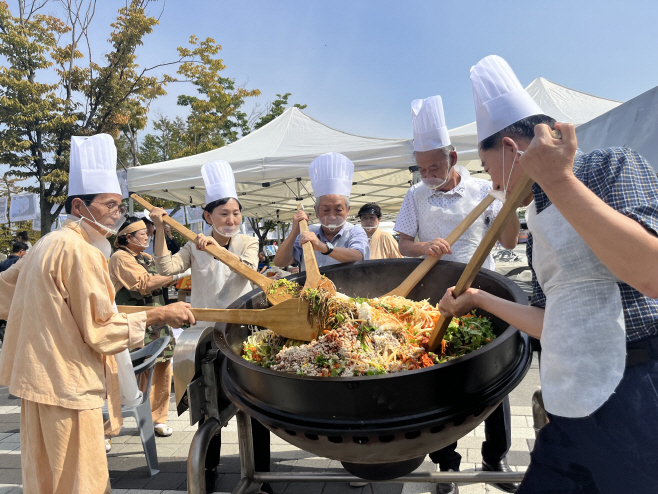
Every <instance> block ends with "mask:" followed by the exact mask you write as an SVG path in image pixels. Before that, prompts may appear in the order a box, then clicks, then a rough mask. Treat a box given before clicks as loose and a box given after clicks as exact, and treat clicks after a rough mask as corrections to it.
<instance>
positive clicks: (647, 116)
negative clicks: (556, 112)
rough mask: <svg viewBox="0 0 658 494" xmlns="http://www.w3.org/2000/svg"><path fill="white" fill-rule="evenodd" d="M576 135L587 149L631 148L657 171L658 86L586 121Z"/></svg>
mask: <svg viewBox="0 0 658 494" xmlns="http://www.w3.org/2000/svg"><path fill="white" fill-rule="evenodd" d="M577 136H578V147H579V148H580V149H581V150H582V151H584V152H591V151H593V150H595V149H602V148H607V147H627V148H631V149H634V150H635V151H637V152H638V153H640V154H641V155H642V157H644V158H645V159H646V160H647V161H648V162H649V163H650V164H651V166H652V167H653V170H654V171H655V172H658V86H657V87H655V88H653V89H650V90H649V91H647V92H646V93H643V94H641V95H639V96H637V97H635V98H633V99H632V100H629V101H627V102H626V103H624V104H623V105H620V106H618V107H617V108H615V109H614V110H612V111H609V112H607V113H605V114H603V115H601V116H599V117H597V118H595V119H593V120H592V121H590V122H587V123H586V124H585V125H583V126H581V127H579V128H578V132H577Z"/></svg>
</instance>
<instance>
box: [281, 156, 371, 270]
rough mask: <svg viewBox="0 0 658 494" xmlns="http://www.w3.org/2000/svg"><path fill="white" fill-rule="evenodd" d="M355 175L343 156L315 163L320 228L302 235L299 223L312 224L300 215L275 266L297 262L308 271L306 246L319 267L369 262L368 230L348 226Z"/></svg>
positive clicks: (313, 173)
mask: <svg viewBox="0 0 658 494" xmlns="http://www.w3.org/2000/svg"><path fill="white" fill-rule="evenodd" d="M353 174H354V164H353V163H352V162H351V161H350V160H349V159H347V157H345V156H343V155H342V154H338V153H327V154H323V155H321V156H318V157H317V158H316V159H315V160H313V162H312V163H311V165H310V166H309V175H310V177H311V185H312V186H313V192H314V194H315V197H316V199H315V214H316V215H317V217H318V219H319V220H320V224H319V225H310V226H309V231H308V232H304V233H301V234H300V229H299V222H300V221H302V220H307V221H308V219H309V217H308V215H307V214H306V213H305V212H304V211H297V213H295V216H293V219H292V230H291V232H290V235H288V237H287V238H286V239H285V240H284V241H283V242H282V243H281V246H280V247H279V249H278V250H277V253H276V256H274V265H275V266H278V267H280V268H283V267H286V266H288V265H290V264H292V263H293V261H297V262H299V263H300V269H304V253H303V249H302V245H304V244H305V243H307V242H309V243H310V244H311V245H312V246H313V250H314V251H315V258H316V260H317V261H318V266H319V267H322V266H329V265H331V264H339V263H343V262H354V261H363V260H367V259H368V257H369V250H368V236H367V235H366V232H365V230H363V228H361V227H360V226H355V225H352V224H350V223H348V222H347V215H348V214H349V211H350V199H349V194H350V190H351V188H352V176H353Z"/></svg>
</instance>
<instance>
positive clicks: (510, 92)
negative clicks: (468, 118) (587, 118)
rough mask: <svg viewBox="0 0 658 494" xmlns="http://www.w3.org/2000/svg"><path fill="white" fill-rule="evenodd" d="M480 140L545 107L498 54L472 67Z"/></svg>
mask: <svg viewBox="0 0 658 494" xmlns="http://www.w3.org/2000/svg"><path fill="white" fill-rule="evenodd" d="M471 84H473V100H474V102H475V119H476V121H477V130H478V142H482V141H483V140H484V139H486V138H487V137H489V136H492V135H493V134H495V133H496V132H500V131H501V130H503V129H504V128H506V127H509V126H510V125H512V124H513V123H515V122H518V121H519V120H521V119H523V118H526V117H530V116H532V115H539V114H543V113H544V111H543V110H542V109H541V108H540V107H539V105H538V104H537V103H536V102H535V100H534V99H532V96H530V95H529V94H528V92H527V91H526V90H525V89H524V88H523V86H522V85H521V83H520V82H519V80H518V79H517V78H516V75H515V74H514V71H513V70H512V68H511V67H510V66H509V64H508V63H507V62H506V61H505V60H503V59H502V58H500V57H499V56H497V55H490V56H488V57H486V58H483V59H482V60H480V61H479V62H478V63H477V64H476V65H475V66H473V67H472V68H471Z"/></svg>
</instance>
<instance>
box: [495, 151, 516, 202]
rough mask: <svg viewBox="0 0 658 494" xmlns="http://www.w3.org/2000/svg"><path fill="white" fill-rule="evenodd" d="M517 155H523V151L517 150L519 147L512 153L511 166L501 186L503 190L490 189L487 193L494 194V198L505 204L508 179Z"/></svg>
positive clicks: (510, 176)
mask: <svg viewBox="0 0 658 494" xmlns="http://www.w3.org/2000/svg"><path fill="white" fill-rule="evenodd" d="M517 156H523V151H519V149H518V148H517V149H516V154H515V155H514V161H512V168H511V169H510V171H509V175H508V177H507V182H505V185H504V186H503V190H502V191H500V190H490V191H489V195H492V196H494V197H495V198H496V199H498V200H499V201H500V202H502V203H503V204H505V201H506V200H507V187H509V181H510V179H511V178H512V172H513V171H514V165H515V164H516V157H517ZM503 180H505V146H503Z"/></svg>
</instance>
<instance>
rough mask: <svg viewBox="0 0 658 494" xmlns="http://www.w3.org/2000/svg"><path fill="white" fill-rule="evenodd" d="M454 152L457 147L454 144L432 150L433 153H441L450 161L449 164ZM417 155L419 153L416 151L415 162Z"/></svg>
mask: <svg viewBox="0 0 658 494" xmlns="http://www.w3.org/2000/svg"><path fill="white" fill-rule="evenodd" d="M454 150H455V146H453V145H452V144H448V145H447V146H443V147H441V148H436V149H432V151H441V152H442V153H443V156H445V157H446V160H448V164H450V153H452V152H453V151H454ZM416 153H417V151H414V161H415V160H416Z"/></svg>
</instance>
